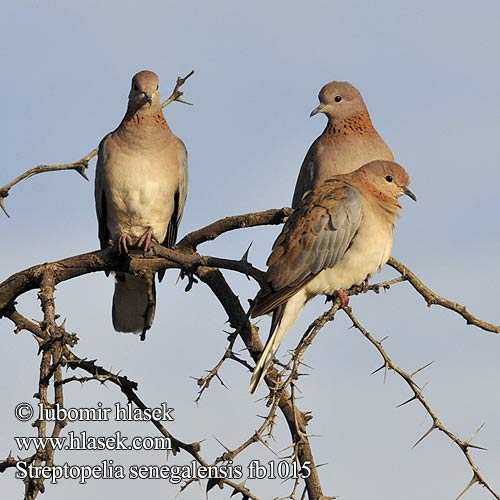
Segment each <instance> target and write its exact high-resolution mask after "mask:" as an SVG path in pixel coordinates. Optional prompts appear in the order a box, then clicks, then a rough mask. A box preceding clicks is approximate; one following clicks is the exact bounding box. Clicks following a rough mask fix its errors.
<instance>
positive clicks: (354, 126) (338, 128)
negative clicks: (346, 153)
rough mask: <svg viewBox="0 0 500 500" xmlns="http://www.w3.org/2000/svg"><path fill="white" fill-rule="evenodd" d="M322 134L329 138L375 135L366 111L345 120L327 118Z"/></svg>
mask: <svg viewBox="0 0 500 500" xmlns="http://www.w3.org/2000/svg"><path fill="white" fill-rule="evenodd" d="M324 134H326V135H329V136H333V137H336V136H340V135H349V136H352V135H355V134H358V135H377V131H376V130H375V128H374V127H373V124H372V121H371V119H370V115H369V114H368V111H362V112H360V113H356V114H353V115H350V116H348V117H346V118H335V117H329V118H328V123H327V125H326V128H325V132H324Z"/></svg>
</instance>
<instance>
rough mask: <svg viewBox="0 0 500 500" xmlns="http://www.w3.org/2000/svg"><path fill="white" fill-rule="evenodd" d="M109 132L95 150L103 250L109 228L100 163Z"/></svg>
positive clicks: (98, 216)
mask: <svg viewBox="0 0 500 500" xmlns="http://www.w3.org/2000/svg"><path fill="white" fill-rule="evenodd" d="M109 135H110V134H108V135H106V136H105V137H104V138H103V139H102V141H101V142H100V143H99V148H98V151H97V163H96V169H95V189H94V196H95V209H96V213H97V220H98V223H99V230H98V236H99V242H100V244H101V250H104V249H105V248H107V247H108V245H109V230H108V226H107V217H108V211H107V206H106V195H105V193H104V190H103V187H102V164H103V162H104V154H105V153H104V143H105V141H106V139H107V138H108V137H109Z"/></svg>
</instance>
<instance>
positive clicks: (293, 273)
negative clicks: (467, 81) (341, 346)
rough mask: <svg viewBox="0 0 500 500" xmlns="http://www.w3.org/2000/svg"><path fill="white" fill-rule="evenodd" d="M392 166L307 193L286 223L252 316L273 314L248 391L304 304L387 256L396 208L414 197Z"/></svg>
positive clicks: (369, 271) (365, 273) (338, 178)
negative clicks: (403, 196)
mask: <svg viewBox="0 0 500 500" xmlns="http://www.w3.org/2000/svg"><path fill="white" fill-rule="evenodd" d="M409 183H410V179H409V176H408V174H407V172H406V171H405V169H404V168H403V167H401V166H400V165H398V164H397V163H394V162H390V161H381V160H376V161H372V162H370V163H367V164H366V165H363V166H362V167H361V168H359V169H357V170H355V171H354V172H351V173H348V174H342V175H335V176H333V177H331V178H330V179H327V180H325V181H324V182H323V183H322V184H321V185H319V186H318V187H316V188H315V189H313V190H312V191H310V192H309V193H308V194H306V196H305V197H304V198H303V199H302V201H301V202H300V203H299V205H298V206H297V208H296V209H295V211H294V212H293V214H292V215H291V216H290V217H289V218H288V219H287V221H286V222H285V225H284V226H283V229H282V231H281V233H280V235H279V236H278V238H277V239H276V241H275V242H274V245H273V249H272V252H271V255H270V256H269V258H268V260H267V265H268V269H267V271H266V273H265V275H264V283H263V286H262V288H261V290H260V292H259V293H258V294H257V296H256V298H255V300H254V301H253V304H252V308H251V317H253V318H254V317H257V316H261V315H263V314H269V313H271V312H272V321H271V330H270V334H269V338H268V340H267V343H266V345H265V348H264V350H263V352H262V354H261V356H260V359H259V361H258V363H257V366H256V367H255V369H254V371H253V375H252V379H251V383H250V392H251V393H253V392H254V391H255V390H256V389H257V387H258V386H259V384H260V383H261V381H262V379H263V378H264V376H265V374H266V372H267V369H268V367H269V365H270V364H271V361H272V359H273V356H274V354H275V353H276V351H277V349H278V347H279V345H280V344H281V342H282V340H283V339H284V337H285V336H286V334H287V333H288V331H289V330H290V328H291V327H292V326H293V324H294V323H295V321H296V320H297V318H298V317H299V315H300V313H301V312H302V310H303V308H304V306H305V304H306V302H307V301H309V300H310V299H312V298H313V297H315V296H317V295H322V294H325V295H328V296H332V295H335V294H336V295H338V296H339V297H340V298H341V299H342V305H343V306H345V305H347V303H348V296H347V295H346V293H345V292H344V290H347V289H349V288H350V287H351V286H353V285H357V284H361V283H363V282H364V281H365V280H366V279H368V278H370V277H371V276H372V275H374V274H375V273H376V272H377V271H379V270H380V268H381V267H382V266H383V265H384V264H385V263H386V262H387V260H388V259H389V257H390V255H391V249H392V240H393V230H394V225H395V223H396V220H397V219H398V217H399V212H400V209H401V205H400V204H399V202H398V198H399V197H400V196H401V195H408V196H409V197H410V198H412V199H413V200H416V197H415V195H414V194H413V193H412V192H411V191H410V189H409V188H408V185H409Z"/></svg>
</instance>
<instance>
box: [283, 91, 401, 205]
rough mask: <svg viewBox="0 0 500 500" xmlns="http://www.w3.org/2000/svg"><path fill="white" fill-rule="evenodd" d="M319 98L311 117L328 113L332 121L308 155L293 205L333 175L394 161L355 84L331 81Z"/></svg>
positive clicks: (297, 203) (329, 120)
mask: <svg viewBox="0 0 500 500" xmlns="http://www.w3.org/2000/svg"><path fill="white" fill-rule="evenodd" d="M318 97H319V101H320V104H319V106H318V107H317V108H315V109H314V110H313V111H312V112H311V116H314V115H316V114H318V113H324V114H325V115H326V116H327V118H328V123H327V124H326V128H325V130H324V131H323V133H322V134H321V135H320V136H319V137H318V138H317V139H316V140H315V141H314V142H313V143H312V145H311V147H310V148H309V151H308V152H307V154H306V157H305V158H304V161H303V163H302V167H301V168H300V172H299V176H298V179H297V184H296V185H295V191H294V193H293V201H292V207H293V208H296V207H297V206H298V205H299V203H300V200H302V198H303V196H304V195H305V194H306V193H307V192H308V191H309V190H311V189H314V188H315V187H317V186H319V185H320V184H321V183H322V182H324V181H325V180H326V179H328V178H330V177H332V176H333V175H338V174H347V173H349V172H352V171H353V170H356V169H357V168H359V167H361V165H364V164H365V163H368V162H370V161H373V160H388V161H393V160H394V157H393V156H392V152H391V150H390V149H389V147H388V146H387V144H386V143H385V142H384V140H383V139H382V137H380V135H379V134H378V132H377V131H376V130H375V128H374V127H373V124H372V121H371V119H370V115H369V113H368V109H367V108H366V105H365V103H364V101H363V98H362V97H361V94H360V93H359V91H358V90H357V89H356V88H355V87H354V86H353V85H351V84H350V83H348V82H330V83H327V84H326V85H325V86H324V87H323V88H322V89H321V91H320V93H319V96H318Z"/></svg>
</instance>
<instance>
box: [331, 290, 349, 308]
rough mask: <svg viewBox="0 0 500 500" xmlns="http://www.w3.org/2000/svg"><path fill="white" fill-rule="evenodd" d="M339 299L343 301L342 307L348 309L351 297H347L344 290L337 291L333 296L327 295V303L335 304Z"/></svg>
mask: <svg viewBox="0 0 500 500" xmlns="http://www.w3.org/2000/svg"><path fill="white" fill-rule="evenodd" d="M337 297H338V298H339V299H340V300H341V301H342V303H341V307H346V306H347V305H349V295H347V294H346V293H345V292H344V291H343V290H340V289H338V290H335V291H334V292H333V294H332V295H327V297H326V302H329V301H332V302H334V301H335V299H336V298H337Z"/></svg>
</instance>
